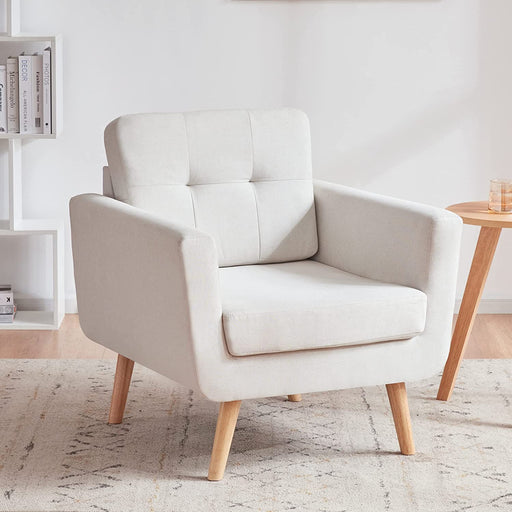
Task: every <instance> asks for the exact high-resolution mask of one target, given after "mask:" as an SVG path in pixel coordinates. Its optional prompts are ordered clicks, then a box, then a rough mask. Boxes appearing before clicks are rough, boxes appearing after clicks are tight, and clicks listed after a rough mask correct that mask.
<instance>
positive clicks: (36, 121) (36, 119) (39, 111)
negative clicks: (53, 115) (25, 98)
mask: <svg viewBox="0 0 512 512" xmlns="http://www.w3.org/2000/svg"><path fill="white" fill-rule="evenodd" d="M30 123H31V126H32V128H31V133H43V56H42V55H37V54H35V55H32V116H31V122H30Z"/></svg>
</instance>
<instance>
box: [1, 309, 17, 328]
mask: <svg viewBox="0 0 512 512" xmlns="http://www.w3.org/2000/svg"><path fill="white" fill-rule="evenodd" d="M4 307H6V306H4ZM9 307H10V306H9ZM15 317H16V306H15V305H13V306H12V313H0V324H12V323H13V322H14V318H15Z"/></svg>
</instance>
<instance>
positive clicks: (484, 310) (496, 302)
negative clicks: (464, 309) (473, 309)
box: [455, 299, 512, 315]
mask: <svg viewBox="0 0 512 512" xmlns="http://www.w3.org/2000/svg"><path fill="white" fill-rule="evenodd" d="M461 302H462V301H461V299H457V300H456V301H455V313H458V312H459V309H460V303H461ZM478 313H479V314H480V315H510V314H512V300H510V299H482V300H481V301H480V306H479V307H478Z"/></svg>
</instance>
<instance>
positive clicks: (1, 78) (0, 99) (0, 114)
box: [0, 66, 7, 133]
mask: <svg viewBox="0 0 512 512" xmlns="http://www.w3.org/2000/svg"><path fill="white" fill-rule="evenodd" d="M5 132H7V70H6V67H5V66H0V133H5Z"/></svg>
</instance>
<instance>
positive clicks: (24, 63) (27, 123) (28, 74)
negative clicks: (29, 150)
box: [18, 54, 32, 133]
mask: <svg viewBox="0 0 512 512" xmlns="http://www.w3.org/2000/svg"><path fill="white" fill-rule="evenodd" d="M18 71H19V85H20V87H19V106H20V133H32V131H31V130H32V122H31V121H32V56H31V55H23V54H21V55H20V56H19V58H18Z"/></svg>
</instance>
